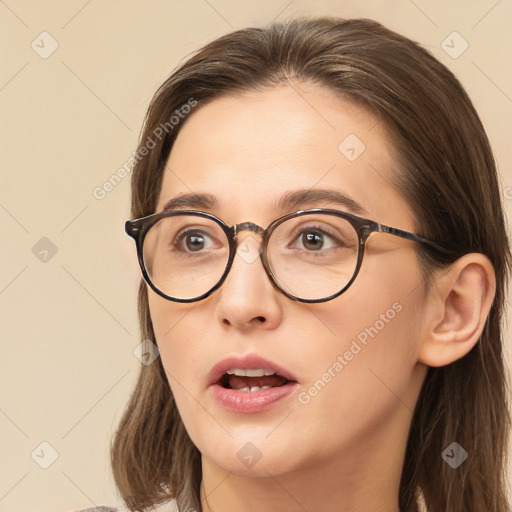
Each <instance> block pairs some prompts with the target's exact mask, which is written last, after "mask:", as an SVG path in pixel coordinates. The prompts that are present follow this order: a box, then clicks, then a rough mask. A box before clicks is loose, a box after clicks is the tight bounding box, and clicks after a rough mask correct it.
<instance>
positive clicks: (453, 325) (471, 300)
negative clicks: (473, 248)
mask: <svg viewBox="0 0 512 512" xmlns="http://www.w3.org/2000/svg"><path fill="white" fill-rule="evenodd" d="M495 289H496V278H495V273H494V268H493V266H492V264H491V262H490V261H489V259H488V258H487V257H486V256H485V255H483V254H479V253H470V254H465V255H464V256H462V257H461V258H459V259H458V260H457V261H455V262H454V263H452V265H450V267H449V268H448V270H446V269H444V270H443V271H442V273H440V274H439V275H438V276H436V277H435V278H434V282H433V283H432V287H431V291H430V294H429V297H428V298H427V301H426V304H425V308H426V310H425V315H424V324H423V332H422V333H421V337H422V339H421V344H420V347H419V352H418V362H420V363H423V364H425V365H427V366H434V367H439V366H445V365H448V364H450V363H453V362H454V361H456V360H457V359H460V358H462V357H464V356H465V355H466V354H467V353H468V352H469V351H470V350H471V349H472V348H473V347H474V346H475V345H476V343H477V342H478V340H479V338H480V336H481V334H482V331H483V329H484V326H485V322H486V320H487V316H488V314H489V311H490V309H491V305H492V302H493V299H494V294H495Z"/></svg>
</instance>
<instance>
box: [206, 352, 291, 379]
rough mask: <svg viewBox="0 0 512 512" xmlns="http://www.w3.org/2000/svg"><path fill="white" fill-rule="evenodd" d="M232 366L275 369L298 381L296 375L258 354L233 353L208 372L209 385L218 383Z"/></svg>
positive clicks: (274, 370) (287, 377)
mask: <svg viewBox="0 0 512 512" xmlns="http://www.w3.org/2000/svg"><path fill="white" fill-rule="evenodd" d="M232 368H242V369H257V368H267V369H270V370H273V372H274V373H277V374H279V375H280V376H281V377H284V378H285V379H286V380H289V381H293V382H297V379H296V377H295V375H293V374H292V373H291V372H290V371H288V370H287V369H286V368H283V367H282V366H280V365H278V364H276V363H274V362H272V361H270V360H268V359H265V358H264V357H261V356H259V355H257V354H246V355H243V356H242V355H233V356H229V357H226V358H225V359H222V361H219V362H218V363H217V364H216V365H215V366H214V367H213V368H212V369H211V370H210V372H209V373H208V386H211V385H213V384H217V383H218V382H219V380H220V379H221V378H222V376H223V375H224V374H225V373H226V372H227V371H228V370H230V369H232Z"/></svg>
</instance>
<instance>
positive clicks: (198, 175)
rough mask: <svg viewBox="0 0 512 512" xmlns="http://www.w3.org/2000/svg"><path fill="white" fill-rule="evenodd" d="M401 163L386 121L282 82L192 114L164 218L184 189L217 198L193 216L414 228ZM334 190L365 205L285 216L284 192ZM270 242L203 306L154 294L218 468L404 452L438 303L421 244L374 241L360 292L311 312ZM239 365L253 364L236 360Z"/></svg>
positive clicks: (186, 410)
mask: <svg viewBox="0 0 512 512" xmlns="http://www.w3.org/2000/svg"><path fill="white" fill-rule="evenodd" d="M394 162H395V159H394V156H393V148H392V147H391V143H390V140H389V138H388V136H387V135H386V132H385V130H384V128H383V126H382V124H381V123H380V122H379V120H378V119H377V118H376V117H375V116H373V115H371V114H370V113H368V112H367V111H366V110H364V109H362V108H360V107H358V106H356V105H354V104H352V103H349V102H346V101H343V100H341V99H340V98H339V97H337V96H335V94H334V93H332V92H331V91H329V90H327V89H324V88H318V87H313V86H306V85H304V84H303V85H300V86H299V85H294V86H293V87H291V86H287V85H281V86H279V87H275V88H273V89H268V90H265V91H263V92H250V93H246V94H243V95H237V96H229V97H228V96H226V97H220V98H218V99H216V100H214V101H212V102H211V103H209V104H208V105H206V106H204V107H201V108H199V109H198V110H197V111H195V112H193V113H192V114H190V117H189V118H188V119H187V120H186V122H185V124H184V126H183V127H182V129H181V131H180V132H179V135H178V137H177V140H176V142H175V144H174V147H173V149H172V152H171V154H170V157H169V160H168V162H167V165H166V169H165V174H164V178H163V184H162V189H161V193H160V197H159V202H158V208H157V211H161V210H162V209H163V208H164V205H165V204H166V203H167V202H168V201H169V200H170V199H172V198H174V197H176V196H178V195H183V194H191V193H194V194H208V195H211V196H214V197H215V199H216V202H215V205H211V206H210V207H206V206H202V207H198V205H197V204H195V205H192V206H189V207H187V206H186V205H185V204H183V205H182V206H180V208H183V209H199V210H206V211H209V212H211V213H213V214H215V215H216V216H218V217H220V218H221V219H223V220H224V221H225V222H226V223H227V224H229V225H232V224H236V223H242V222H253V223H255V224H258V225H259V226H262V227H263V228H266V227H267V226H268V225H269V224H270V222H271V221H273V220H274V219H276V218H278V217H280V216H282V215H284V214H286V213H290V212H293V211H297V210H300V209H306V208H315V207H327V208H333V209H338V210H342V211H352V212H353V213H358V214H359V215H361V216H364V217H367V218H370V219H372V220H376V221H378V222H381V223H384V224H387V225H390V226H393V227H397V228H401V229H404V230H409V231H414V225H413V217H412V214H411V211H410V208H409V207H408V205H407V204H406V202H405V201H404V200H403V199H402V198H401V197H400V196H399V195H398V193H397V192H396V191H395V190H394V188H393V186H392V182H393V176H394V175H395V173H396V172H397V171H396V166H395V164H394ZM320 189H322V190H326V191H336V192H339V193H341V194H343V195H345V196H347V197H349V198H350V199H352V200H353V201H356V202H357V203H359V205H360V206H361V207H362V210H361V211H354V210H351V209H350V208H349V206H348V204H347V203H346V204H341V203H338V202H336V201H335V200H334V199H333V198H330V199H319V198H318V197H317V198H316V199H311V200H307V201H301V202H300V203H298V204H295V205H291V207H287V208H285V209H277V206H276V205H277V203H278V201H279V200H280V199H281V198H282V197H283V196H284V195H285V194H290V193H293V192H296V191H317V190H320ZM260 241H261V239H260V238H259V235H257V234H255V233H254V232H251V231H241V232H240V233H239V235H238V242H239V252H238V254H237V256H236V257H235V260H234V263H233V267H232V269H231V272H230V274H229V275H228V277H227V279H226V281H225V282H224V284H223V285H222V286H221V288H220V289H218V290H217V291H216V292H214V293H213V294H212V295H211V296H210V297H208V298H206V299H204V300H202V301H199V302H196V303H189V304H183V303H175V302H171V301H167V300H165V299H163V298H161V297H159V296H157V295H156V294H155V293H153V292H152V291H151V290H150V289H148V294H149V305H150V312H151V318H152V321H153V327H154V331H155V335H156V341H157V344H158V346H159V349H160V354H161V357H162V363H163V366H164V368H165V370H166V374H167V377H168V380H169V384H170V386H171V389H172V392H173V395H174V397H175V400H176V404H177V406H178V409H179V412H180V415H181V418H182V419H183V422H184V425H185V427H186V429H187V431H188V433H189V435H190V437H191V439H192V441H193V442H194V443H195V445H196V446H197V447H198V449H199V450H200V452H201V453H202V455H203V463H204V464H209V465H210V466H211V467H221V468H223V469H225V470H227V471H230V472H233V473H238V474H249V473H250V474H252V475H260V476H261V475H268V473H270V474H272V475H277V474H284V473H287V472H290V471H296V470H301V469H308V468H309V469H310V468H313V467H315V466H316V465H324V467H325V464H328V463H329V462H331V463H334V462H335V461H338V463H339V462H340V461H343V463H350V464H351V466H352V467H354V464H363V463H364V464H368V463H369V461H373V463H375V464H378V463H379V460H382V461H384V460H388V459H389V458H390V457H399V458H400V457H401V456H402V455H403V453H402V452H401V451H400V450H398V451H397V450H396V445H397V444H399V445H402V444H403V440H404V439H405V438H406V435H407V431H408V428H409V424H410V419H411V415H412V412H411V411H412V410H413V408H414V403H415V400H416V398H417V395H418V393H419V390H420V387H421V383H422V381H423V378H424V376H425V371H424V370H425V367H424V366H422V365H419V364H417V350H418V347H419V343H420V341H421V340H420V339H419V338H420V334H419V333H420V327H421V312H422V305H423V304H424V302H425V300H426V297H425V290H424V286H423V284H424V283H423V280H422V277H421V273H420V267H419V264H418V260H417V256H416V252H415V250H416V249H417V248H416V247H415V244H414V243H412V242H409V241H407V240H403V239H400V238H397V237H393V236H391V235H388V234H384V233H373V234H372V235H371V236H370V238H369V240H368V242H367V245H366V251H365V257H364V261H363V264H362V267H361V270H360V272H359V275H358V277H357V279H356V280H355V282H354V283H353V284H352V286H351V287H350V288H349V289H348V290H347V291H346V292H345V293H343V294H342V295H341V296H339V297H337V298H336V299H334V300H331V301H329V302H325V303H318V304H305V303H300V302H295V301H292V300H290V299H289V298H287V297H286V296H284V295H283V294H281V293H279V291H277V290H276V289H275V288H274V287H273V286H272V284H271V282H270V281H269V278H268V277H267V275H266V274H265V271H264V268H263V266H262V263H261V260H260V259H259V258H257V257H256V256H257V254H258V243H259V242H260ZM254 251H256V252H254ZM251 253H252V256H251V255H250V254H251ZM255 255H256V256H255ZM299 278H300V279H304V280H307V279H308V275H300V276H299ZM314 286H315V283H314V282H311V287H314ZM246 356H258V357H261V358H264V359H265V360H266V361H265V362H261V361H260V362H258V361H256V362H250V360H248V359H245V361H244V358H246ZM232 357H233V358H240V360H239V361H238V362H237V361H235V362H233V361H228V362H225V363H223V361H224V360H225V359H226V358H232ZM219 363H221V365H220V367H219V366H217V365H218V364H219ZM268 367H270V368H268ZM276 367H279V368H280V369H281V370H282V371H281V373H285V375H288V377H290V380H292V378H293V380H294V381H295V382H289V383H288V384H286V387H285V388H283V389H277V391H276V388H270V389H266V390H261V391H238V390H231V391H229V392H226V391H225V390H224V389H223V388H222V387H221V386H220V384H219V383H218V382H216V383H215V384H214V385H211V382H210V380H211V377H212V374H211V372H212V369H214V368H216V370H219V368H220V370H221V371H227V370H228V369H234V368H240V369H253V370H257V369H265V368H267V369H270V370H275V369H276ZM286 372H287V373H286ZM243 378H244V377H242V379H243ZM228 380H229V379H228ZM274 380H275V382H274V381H272V384H277V383H278V382H277V380H278V379H274ZM224 382H226V381H224ZM231 382H232V385H233V386H235V387H237V386H238V387H239V386H240V382H242V381H237V380H236V379H234V380H231ZM253 382H256V380H254V381H253ZM252 393H255V394H254V395H253V397H250V395H251V394H252ZM223 394H225V395H226V396H227V398H226V400H227V402H226V400H224V401H223V400H219V398H218V397H219V396H220V395H223ZM276 397H278V398H277V399H275V398H276ZM230 399H231V402H230ZM230 404H231V405H230ZM237 404H239V405H240V404H242V405H240V408H239V409H236V407H237ZM374 467H375V466H374Z"/></svg>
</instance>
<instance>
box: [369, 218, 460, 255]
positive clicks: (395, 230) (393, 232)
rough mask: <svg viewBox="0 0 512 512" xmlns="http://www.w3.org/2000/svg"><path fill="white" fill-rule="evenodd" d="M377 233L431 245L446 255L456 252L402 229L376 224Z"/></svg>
mask: <svg viewBox="0 0 512 512" xmlns="http://www.w3.org/2000/svg"><path fill="white" fill-rule="evenodd" d="M376 231H378V232H380V233H389V234H390V235H394V236H399V237H400V238H405V239H407V240H412V241H413V242H418V243H420V244H426V245H430V247H433V248H434V249H437V250H438V251H440V252H443V253H445V254H453V253H454V252H455V251H453V250H450V249H446V248H445V247H443V246H441V245H439V244H438V243H437V242H434V241H433V240H429V239H428V238H423V237H422V236H420V235H415V234H414V233H410V232H409V231H403V230H402V229H398V228H392V227H390V226H386V225H385V224H379V223H378V222H377V223H376Z"/></svg>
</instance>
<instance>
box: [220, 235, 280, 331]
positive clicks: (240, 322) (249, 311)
mask: <svg viewBox="0 0 512 512" xmlns="http://www.w3.org/2000/svg"><path fill="white" fill-rule="evenodd" d="M260 240H261V239H260V237H258V236H257V235H254V234H252V233H247V234H246V233H244V234H243V235H239V236H238V247H237V251H236V254H235V258H234V260H233V265H232V267H231V270H230V272H229V274H228V276H227V278H226V280H225V281H224V283H223V284H222V286H221V287H220V288H219V290H218V294H219V299H218V304H217V311H216V314H217V318H218V320H219V321H220V322H222V323H223V324H224V325H226V326H231V327H233V328H236V329H240V330H244V331H247V330H250V329H254V328H260V329H274V328H276V327H277V326H278V325H279V323H280V322H281V319H282V307H281V303H280V302H281V301H280V297H279V291H278V290H276V289H275V288H274V286H273V285H272V283H271V281H270V279H269V278H268V276H267V274H266V272H265V269H264V267H263V264H262V261H261V258H260V254H261V243H260Z"/></svg>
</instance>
